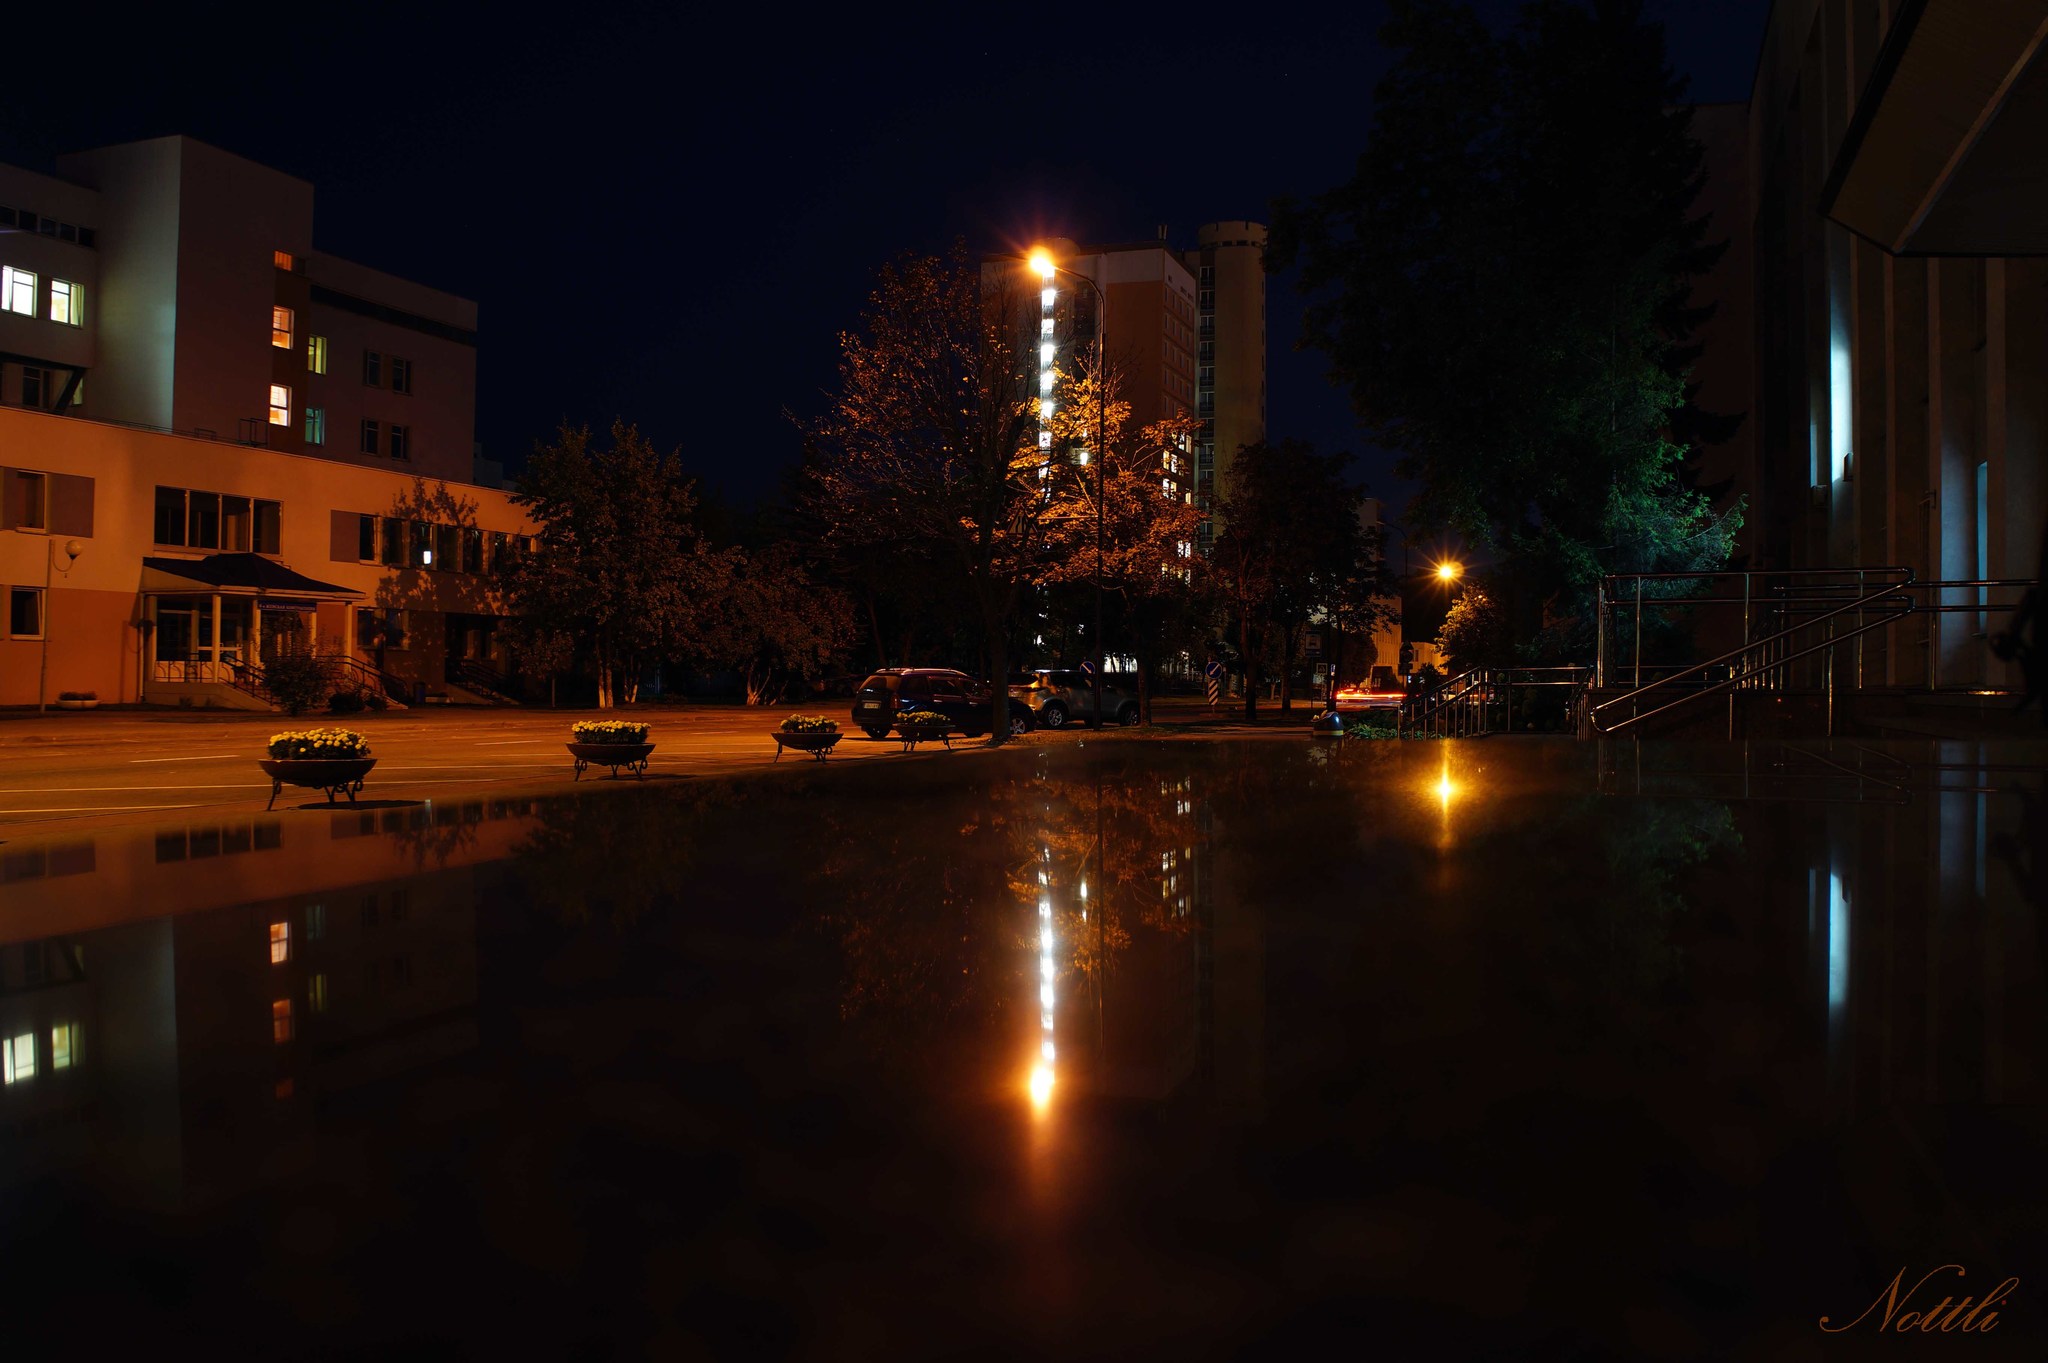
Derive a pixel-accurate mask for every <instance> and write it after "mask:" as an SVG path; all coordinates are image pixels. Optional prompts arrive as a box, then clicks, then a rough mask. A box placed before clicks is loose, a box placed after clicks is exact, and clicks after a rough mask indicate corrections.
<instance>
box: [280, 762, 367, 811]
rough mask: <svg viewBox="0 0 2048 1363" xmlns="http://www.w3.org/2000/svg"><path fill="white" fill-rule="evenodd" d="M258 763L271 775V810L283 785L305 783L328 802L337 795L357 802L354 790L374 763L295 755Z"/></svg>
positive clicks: (300, 784) (358, 788) (333, 800)
mask: <svg viewBox="0 0 2048 1363" xmlns="http://www.w3.org/2000/svg"><path fill="white" fill-rule="evenodd" d="M256 765H257V766H259V767H261V768H263V774H264V775H265V776H268V777H269V778H270V804H267V805H265V806H263V807H264V808H265V809H270V808H272V807H273V806H275V805H276V804H277V797H278V793H279V792H280V791H282V790H283V789H284V788H285V787H286V786H306V787H309V788H311V789H314V790H324V791H326V792H327V802H328V803H329V804H333V803H335V801H336V800H337V798H338V797H340V796H343V795H346V796H348V802H349V803H350V804H354V803H355V802H356V793H357V792H358V791H360V790H361V789H362V788H363V778H364V777H365V776H368V775H369V774H370V768H372V767H374V766H376V765H377V759H376V758H374V757H295V758H286V759H282V760H280V759H278V758H274V757H266V758H264V759H262V760H261V761H259V762H258V763H257V764H256Z"/></svg>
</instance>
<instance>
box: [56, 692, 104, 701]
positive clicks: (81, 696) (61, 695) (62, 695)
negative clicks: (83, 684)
mask: <svg viewBox="0 0 2048 1363" xmlns="http://www.w3.org/2000/svg"><path fill="white" fill-rule="evenodd" d="M99 698H100V693H99V692H97V691H59V692H58V693H57V699H58V700H98V699H99Z"/></svg>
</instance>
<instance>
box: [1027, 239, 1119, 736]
mask: <svg viewBox="0 0 2048 1363" xmlns="http://www.w3.org/2000/svg"><path fill="white" fill-rule="evenodd" d="M1031 268H1032V269H1034V270H1036V271H1037V272H1038V274H1039V277H1040V278H1042V279H1044V280H1045V285H1046V288H1045V300H1046V301H1045V314H1046V319H1047V321H1046V323H1045V324H1044V328H1043V331H1042V333H1041V337H1043V336H1048V335H1050V331H1051V325H1050V320H1051V316H1052V294H1053V279H1054V277H1055V276H1057V275H1068V276H1070V277H1072V278H1074V279H1078V280H1080V281H1081V282H1082V283H1083V284H1086V285H1087V286H1088V287H1089V288H1091V289H1093V290H1094V291H1095V453H1094V457H1093V463H1094V465H1095V677H1094V682H1095V685H1094V704H1093V706H1092V709H1093V713H1092V714H1091V715H1090V716H1089V719H1088V727H1089V728H1091V729H1100V728H1101V727H1102V668H1103V658H1102V500H1103V482H1102V480H1103V471H1102V469H1103V465H1102V456H1103V454H1104V453H1105V451H1106V446H1107V443H1108V434H1107V432H1108V424H1109V423H1108V415H1107V406H1108V402H1109V389H1108V386H1107V379H1108V377H1109V376H1108V373H1107V368H1108V360H1109V299H1108V298H1107V297H1106V296H1105V295H1104V294H1103V292H1102V286H1101V285H1100V284H1098V283H1096V282H1095V281H1094V280H1093V279H1090V278H1089V277H1088V276H1087V275H1084V274H1081V273H1080V272H1079V271H1076V270H1070V269H1067V268H1066V267H1065V266H1063V265H1061V264H1060V263H1059V262H1058V261H1056V260H1054V259H1053V258H1052V253H1051V252H1049V251H1047V250H1045V248H1043V247H1040V248H1039V249H1037V250H1035V251H1033V252H1032V253H1031ZM1051 350H1052V347H1051V345H1050V344H1048V343H1046V342H1045V341H1044V340H1043V339H1041V344H1040V347H1039V358H1040V359H1041V360H1042V361H1043V362H1044V365H1043V368H1042V369H1041V371H1040V384H1041V390H1042V391H1049V390H1046V389H1045V388H1044V383H1045V380H1046V378H1047V377H1048V376H1049V375H1050V374H1051V373H1052V365H1051ZM1042 404H1043V405H1042V407H1041V410H1042V411H1043V412H1044V413H1045V414H1046V415H1048V416H1049V415H1051V411H1052V400H1051V399H1050V398H1049V397H1048V398H1044V399H1042ZM1047 439H1050V437H1049V436H1048V437H1047ZM1082 462H1083V463H1088V462H1090V458H1089V456H1088V455H1086V454H1083V456H1082Z"/></svg>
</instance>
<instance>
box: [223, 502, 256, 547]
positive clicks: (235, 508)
mask: <svg viewBox="0 0 2048 1363" xmlns="http://www.w3.org/2000/svg"><path fill="white" fill-rule="evenodd" d="M220 547H221V548H223V549H230V550H233V551H234V552H235V553H238V554H243V553H247V552H248V551H249V499H248V498H247V497H222V498H221V499H220Z"/></svg>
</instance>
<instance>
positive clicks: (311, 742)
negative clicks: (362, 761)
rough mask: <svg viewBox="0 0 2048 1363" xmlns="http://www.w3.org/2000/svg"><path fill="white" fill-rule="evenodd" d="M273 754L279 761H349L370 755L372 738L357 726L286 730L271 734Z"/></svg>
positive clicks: (271, 753) (271, 752)
mask: <svg viewBox="0 0 2048 1363" xmlns="http://www.w3.org/2000/svg"><path fill="white" fill-rule="evenodd" d="M270 755H271V756H272V757H273V758H275V759H276V760H277V761H280V762H292V761H329V762H331V761H346V760H349V759H352V758H357V757H368V756H369V755H370V740H369V739H367V738H365V737H363V736H362V735H361V734H359V733H357V732H356V731H355V730H354V729H287V730H286V731H285V732H283V733H281V734H272V735H271V736H270Z"/></svg>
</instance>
